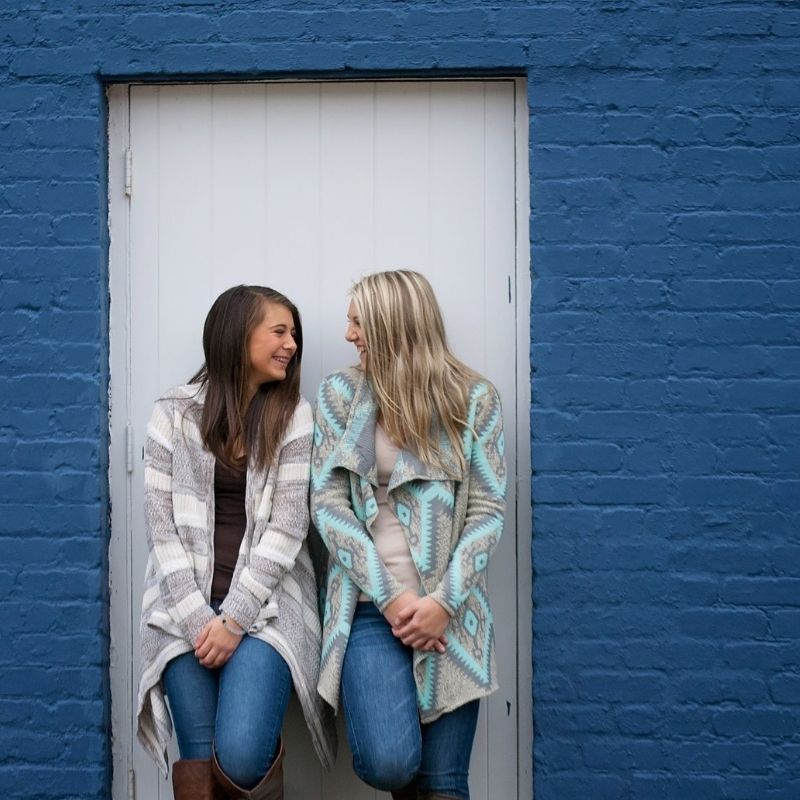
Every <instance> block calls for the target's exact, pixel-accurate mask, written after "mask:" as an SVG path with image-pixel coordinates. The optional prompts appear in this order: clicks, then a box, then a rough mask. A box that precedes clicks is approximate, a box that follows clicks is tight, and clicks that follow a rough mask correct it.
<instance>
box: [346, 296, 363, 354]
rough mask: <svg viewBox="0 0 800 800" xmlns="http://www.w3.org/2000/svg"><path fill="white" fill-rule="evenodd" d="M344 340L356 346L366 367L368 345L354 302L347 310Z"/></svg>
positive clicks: (351, 302)
mask: <svg viewBox="0 0 800 800" xmlns="http://www.w3.org/2000/svg"><path fill="white" fill-rule="evenodd" d="M344 338H345V339H347V341H348V342H350V344H354V345H355V347H356V350H358V358H359V361H361V366H362V367H363V366H365V365H366V363H367V343H366V341H365V339H364V332H363V331H362V330H361V317H360V316H359V313H358V310H357V309H356V304H355V303H354V302H353V301H352V300H351V301H350V307H349V308H348V309H347V330H346V331H345V334H344Z"/></svg>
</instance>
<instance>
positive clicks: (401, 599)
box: [383, 589, 419, 628]
mask: <svg viewBox="0 0 800 800" xmlns="http://www.w3.org/2000/svg"><path fill="white" fill-rule="evenodd" d="M416 600H419V596H418V595H417V593H416V592H412V591H411V590H410V589H408V590H407V591H405V592H403V593H402V594H400V595H398V596H397V597H395V599H394V600H392V602H391V603H389V605H388V606H386V608H385V609H384V610H383V616H384V617H385V618H386V621H387V622H388V623H389V624H390V625H391V626H392V628H394V627H395V625H397V619H398V614H399V613H400V612H401V611H402V610H403V609H404V608H407V607H408V606H409V605H411V603H413V602H415V601H416Z"/></svg>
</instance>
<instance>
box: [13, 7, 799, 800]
mask: <svg viewBox="0 0 800 800" xmlns="http://www.w3.org/2000/svg"><path fill="white" fill-rule="evenodd" d="M799 35H800V9H799V8H797V6H796V5H795V4H793V3H790V2H777V1H776V0H759V1H758V2H746V1H745V2H714V0H711V1H710V2H709V0H706V1H705V2H700V1H699V0H685V1H684V2H677V0H676V2H664V3H657V2H646V1H645V0H638V2H637V0H586V2H580V3H576V2H565V1H564V0H540V2H532V1H531V0H503V1H502V2H501V1H500V0H496V2H477V0H458V2H456V0H440V1H438V2H437V1H436V0H427V1H426V0H411V1H409V2H398V1H396V0H395V1H391V0H361V1H360V2H358V1H357V0H340V2H334V1H333V0H330V1H329V2H321V1H320V0H309V1H308V2H303V3H297V2H290V0H269V1H267V0H261V1H260V2H255V0H250V1H248V0H243V1H241V2H223V3H213V2H208V1H206V0H183V1H182V2H181V3H172V2H167V1H166V0H129V1H128V2H122V1H121V0H63V2H61V3H46V2H24V0H7V2H6V3H4V4H3V6H2V9H0V264H1V265H2V266H1V269H2V288H1V290H0V439H1V441H0V597H2V599H3V612H4V613H3V635H4V646H3V648H2V652H0V672H1V673H2V680H0V794H2V796H3V797H8V798H11V797H14V798H34V797H35V798H64V799H66V798H78V797H80V798H100V797H107V796H108V787H109V730H108V717H109V696H108V679H107V669H108V636H107V603H108V591H107V564H106V548H107V539H108V523H107V502H108V497H107V490H106V466H107V465H106V450H107V432H106V414H107V403H106V399H105V398H106V390H107V374H106V372H107V370H106V368H105V366H104V365H105V363H106V361H107V348H108V345H107V278H106V276H107V257H106V246H105V234H104V218H105V182H106V178H105V169H104V158H105V154H104V146H105V144H104V130H105V108H104V91H103V82H104V81H107V80H110V79H113V78H119V79H125V78H136V77H149V78H164V77H172V78H174V77H180V76H192V75H195V76H206V77H216V76H237V75H241V76H250V77H252V76H269V75H275V74H280V73H284V74H285V73H292V74H308V73H312V72H326V73H332V74H340V75H345V74H349V75H356V74H359V71H365V72H367V73H378V74H380V73H397V72H402V71H404V70H416V71H419V72H421V73H423V74H434V75H435V74H436V72H437V71H442V70H449V71H453V72H456V73H457V72H469V71H488V72H495V71H508V72H510V73H513V74H521V75H526V76H527V78H528V93H529V104H530V132H531V145H530V166H531V208H532V215H531V255H532V269H533V278H534V291H533V298H532V323H531V353H532V368H533V397H534V400H533V407H532V409H531V424H532V454H533V455H532V457H533V464H534V471H535V474H534V476H533V496H534V503H535V507H534V525H535V539H534V549H533V556H534V564H535V588H534V600H535V614H534V652H535V679H534V687H533V692H534V708H535V728H536V744H535V755H534V771H535V786H536V793H537V799H538V800H571V798H582V799H583V798H587V797H588V798H596V799H597V800H603V798H623V799H624V800H644V798H681V800H686V798H703V799H705V798H709V799H710V800H714V799H715V798H725V799H726V800H727V799H730V800H743V799H744V798H757V799H758V800H762V799H763V800H778V799H779V798H781V799H782V800H789V799H790V798H791V800H795V799H796V798H798V797H800V724H798V720H800V534H798V531H799V530H800V456H799V455H798V453H800V400H799V399H798V398H799V397H800V266H799V259H798V255H799V254H800V226H799V225H798V223H799V222H800V41H799V40H798V37H799ZM492 800H506V798H493V799H492Z"/></svg>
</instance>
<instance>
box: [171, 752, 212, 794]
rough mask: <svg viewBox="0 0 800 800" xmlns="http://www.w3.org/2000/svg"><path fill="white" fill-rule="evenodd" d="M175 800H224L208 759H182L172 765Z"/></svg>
mask: <svg viewBox="0 0 800 800" xmlns="http://www.w3.org/2000/svg"><path fill="white" fill-rule="evenodd" d="M172 793H173V795H174V796H175V800H225V795H224V793H223V791H222V788H221V787H220V785H219V784H218V783H217V781H216V780H215V778H214V773H213V772H212V771H211V759H209V758H191V759H189V758H182V759H180V760H179V761H176V762H175V763H174V764H173V765H172Z"/></svg>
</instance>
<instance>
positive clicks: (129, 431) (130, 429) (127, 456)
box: [125, 422, 133, 475]
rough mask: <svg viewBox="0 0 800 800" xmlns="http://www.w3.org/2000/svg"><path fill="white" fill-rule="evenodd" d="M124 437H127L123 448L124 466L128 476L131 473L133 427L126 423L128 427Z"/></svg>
mask: <svg viewBox="0 0 800 800" xmlns="http://www.w3.org/2000/svg"><path fill="white" fill-rule="evenodd" d="M125 435H126V437H127V441H126V446H125V464H126V466H127V469H128V475H130V474H131V472H133V425H131V424H130V422H129V423H128V426H127V428H126V430H125Z"/></svg>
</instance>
